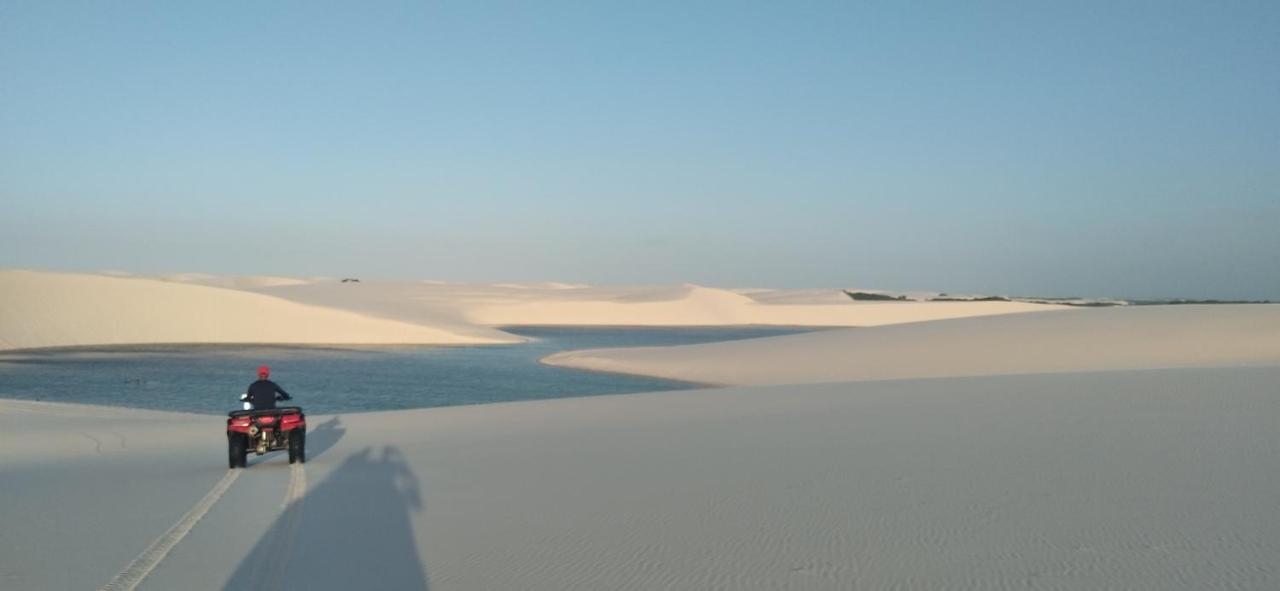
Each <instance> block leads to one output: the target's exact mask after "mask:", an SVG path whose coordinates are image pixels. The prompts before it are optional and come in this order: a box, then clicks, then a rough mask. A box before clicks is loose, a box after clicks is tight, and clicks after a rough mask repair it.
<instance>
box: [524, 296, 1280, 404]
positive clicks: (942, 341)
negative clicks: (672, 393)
mask: <svg viewBox="0 0 1280 591" xmlns="http://www.w3.org/2000/svg"><path fill="white" fill-rule="evenodd" d="M543 361H544V362H546V363H549V364H552V365H562V366H567V367H576V368H581V369H591V370H598V371H614V372H622V373H632V374H642V375H649V376H658V377H664V378H671V379H679V380H690V381H697V382H704V383H714V384H784V383H815V382H835V381H848V380H884V379H899V378H914V377H938V376H973V375H992V374H1009V373H1037V372H1058V371H1097V370H1111V369H1138V368H1158V367H1183V366H1212V365H1224V364H1266V363H1280V305H1269V304H1268V305H1204V306H1143V307H1123V308H1104V309H1076V310H1070V311H1058V312H1050V313H1042V314H1014V315H1003V316H991V317H984V318H965V319H955V320H942V321H937V322H923V323H916V324H903V325H898V326H882V327H876V328H860V329H841V330H831V331H822V332H816V333H808V334H800V335H788V336H781V337H770V338H764V339H753V340H746V341H733V342H727V343H710V344H704V345H689V346H681V347H658V348H653V347H649V348H634V349H599V350H589V351H571V352H565V353H557V354H555V355H551V356H549V357H547V358H546V359H544V360H543Z"/></svg>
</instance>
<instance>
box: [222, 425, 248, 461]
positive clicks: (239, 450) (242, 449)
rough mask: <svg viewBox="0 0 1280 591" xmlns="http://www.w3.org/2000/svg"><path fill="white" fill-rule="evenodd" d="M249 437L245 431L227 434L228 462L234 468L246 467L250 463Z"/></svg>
mask: <svg viewBox="0 0 1280 591" xmlns="http://www.w3.org/2000/svg"><path fill="white" fill-rule="evenodd" d="M248 455H249V438H248V437H245V435H244V434H243V433H228V434H227V463H228V464H230V467H231V469H232V470H234V469H236V468H244V467H245V466H246V465H247V464H248V459H247V457H246V456H248Z"/></svg>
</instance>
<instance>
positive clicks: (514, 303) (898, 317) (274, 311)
mask: <svg viewBox="0 0 1280 591" xmlns="http://www.w3.org/2000/svg"><path fill="white" fill-rule="evenodd" d="M747 292H748V293H737V292H734V291H731V290H725V289H713V288H707V287H700V286H696V285H676V286H617V287H615V286H610V287H589V286H581V285H570V284H560V283H539V284H526V285H519V284H493V285H473V284H451V283H440V282H425V281H419V282H403V281H402V282H389V281H369V282H360V283H341V282H340V281H338V280H336V279H323V278H309V279H295V278H289V277H267V276H250V277H222V276H215V275H206V274H199V273H187V274H180V275H168V276H164V277H157V278H145V277H136V276H127V275H121V274H118V273H116V274H109V275H108V274H70V273H48V272H32V271H0V349H13V348H33V347H61V346H77V345H116V344H147V343H229V342H245V343H277V344H307V343H313V344H315V343H325V344H403V343H414V344H460V343H510V342H518V341H520V340H521V339H520V338H519V337H516V336H514V335H511V334H508V333H505V332H502V331H501V330H499V327H502V326H514V325H577V326H583V325H601V326H720V325H749V324H760V325H796V326H878V325H884V324H895V323H904V322H919V321H924V320H934V319H939V318H956V317H967V316H982V315H992V314H1010V313H1020V312H1032V311H1044V310H1056V309H1061V307H1060V306H1046V305H1039V304H1024V303H1016V302H1013V303H1011V302H907V303H897V302H887V303H886V302H853V301H852V300H849V299H848V298H847V297H846V296H844V295H843V294H842V293H840V292H839V291H838V290H797V291H785V290H764V291H761V290H747Z"/></svg>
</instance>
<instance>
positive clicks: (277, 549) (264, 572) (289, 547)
mask: <svg viewBox="0 0 1280 591" xmlns="http://www.w3.org/2000/svg"><path fill="white" fill-rule="evenodd" d="M302 466H303V465H302V464H293V465H291V466H289V487H288V488H287V489H285V493H284V503H283V505H282V507H283V508H284V511H283V512H282V513H281V514H280V519H279V521H277V522H276V524H275V525H274V526H273V527H272V528H271V529H269V530H267V533H266V534H265V535H264V537H263V539H262V541H261V542H259V543H260V544H262V545H264V546H265V547H267V548H272V549H273V551H274V553H273V554H272V555H271V558H270V559H269V560H262V559H261V557H253V556H251V557H249V559H250V560H255V562H254V563H253V567H252V570H251V571H250V574H249V580H251V581H257V583H255V584H256V585H258V586H257V587H256V588H257V589H263V590H272V589H283V588H284V577H285V574H286V573H287V572H288V566H289V561H290V559H291V558H292V557H293V543H294V541H295V540H296V538H297V533H298V523H299V522H301V521H302V499H303V498H304V497H305V496H306V494H307V473H306V471H305V470H304V469H303V467H302Z"/></svg>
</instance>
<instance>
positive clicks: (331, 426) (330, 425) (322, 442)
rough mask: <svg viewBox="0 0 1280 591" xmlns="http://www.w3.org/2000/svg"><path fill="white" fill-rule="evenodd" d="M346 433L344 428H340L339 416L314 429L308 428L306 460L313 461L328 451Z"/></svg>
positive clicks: (340, 420)
mask: <svg viewBox="0 0 1280 591" xmlns="http://www.w3.org/2000/svg"><path fill="white" fill-rule="evenodd" d="M346 432H347V430H346V428H344V427H343V426H342V417H339V416H335V417H332V418H330V419H329V420H327V421H325V422H323V423H321V424H320V425H319V426H317V427H316V428H315V429H311V428H308V429H307V459H308V460H314V459H316V458H318V457H320V455H321V454H323V453H324V452H326V451H329V448H331V447H333V446H334V444H336V443H338V440H339V439H342V436H343V434H345V433H346Z"/></svg>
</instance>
